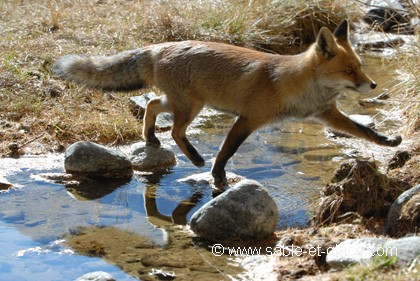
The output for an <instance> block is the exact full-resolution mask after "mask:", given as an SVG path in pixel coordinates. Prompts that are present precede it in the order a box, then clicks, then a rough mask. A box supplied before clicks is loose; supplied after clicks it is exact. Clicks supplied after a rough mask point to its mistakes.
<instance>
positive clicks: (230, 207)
mask: <svg viewBox="0 0 420 281" xmlns="http://www.w3.org/2000/svg"><path fill="white" fill-rule="evenodd" d="M277 221H278V210H277V205H276V203H275V202H274V200H273V198H272V197H271V196H270V195H269V193H268V191H267V190H266V189H265V187H264V186H262V185H261V184H260V183H258V182H256V181H253V180H243V181H241V182H239V183H238V184H236V185H235V186H233V187H232V188H230V189H228V190H227V191H226V192H224V193H222V194H221V195H219V196H217V197H216V198H214V199H213V200H211V201H209V202H207V203H206V204H205V205H204V206H202V207H201V208H200V209H199V210H198V211H197V212H195V213H194V215H193V216H192V218H191V221H190V226H191V229H192V231H194V233H195V234H197V235H198V236H200V237H202V238H205V239H209V240H212V241H225V240H235V239H249V238H251V239H263V238H267V237H269V236H271V235H272V234H273V233H274V230H275V228H276V225H277Z"/></svg>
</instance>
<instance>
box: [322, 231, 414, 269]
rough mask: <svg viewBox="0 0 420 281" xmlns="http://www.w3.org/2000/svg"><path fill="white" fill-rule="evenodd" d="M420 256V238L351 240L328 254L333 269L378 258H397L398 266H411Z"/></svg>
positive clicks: (328, 261) (329, 263)
mask: <svg viewBox="0 0 420 281" xmlns="http://www.w3.org/2000/svg"><path fill="white" fill-rule="evenodd" d="M419 255H420V237H419V236H412V237H404V238H400V239H397V240H385V239H381V238H362V239H349V240H346V241H344V242H342V243H340V244H338V245H337V246H336V247H335V248H334V249H333V250H331V251H330V252H329V253H328V254H327V259H326V261H327V263H328V265H329V266H331V268H336V269H340V268H343V267H345V266H348V265H351V264H355V263H369V262H371V261H372V258H373V257H375V256H377V257H381V256H388V257H391V256H396V257H397V258H398V259H397V263H396V265H397V266H406V265H410V264H411V262H412V261H413V260H415V259H416V258H418V257H419Z"/></svg>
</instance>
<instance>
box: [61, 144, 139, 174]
mask: <svg viewBox="0 0 420 281" xmlns="http://www.w3.org/2000/svg"><path fill="white" fill-rule="evenodd" d="M64 168H65V170H66V172H67V173H69V174H76V175H83V176H87V177H92V178H130V177H131V176H132V175H133V168H132V164H131V162H130V160H129V159H128V158H127V156H126V155H125V154H123V153H122V152H120V151H117V150H115V149H111V148H108V147H105V146H102V145H99V144H96V143H92V142H87V141H79V142H76V143H74V144H72V145H70V146H69V147H68V148H67V149H66V153H65V159H64Z"/></svg>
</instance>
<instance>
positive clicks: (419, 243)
mask: <svg viewBox="0 0 420 281" xmlns="http://www.w3.org/2000/svg"><path fill="white" fill-rule="evenodd" d="M381 250H382V249H381ZM383 251H384V252H385V254H386V255H387V256H397V257H398V260H397V265H400V266H404V265H409V264H411V262H412V261H413V260H414V259H416V258H417V260H418V258H419V255H420V237H419V236H411V237H404V238H400V239H397V240H391V241H387V242H386V243H385V244H384V245H383ZM378 254H381V252H380V250H378ZM418 262H419V261H418Z"/></svg>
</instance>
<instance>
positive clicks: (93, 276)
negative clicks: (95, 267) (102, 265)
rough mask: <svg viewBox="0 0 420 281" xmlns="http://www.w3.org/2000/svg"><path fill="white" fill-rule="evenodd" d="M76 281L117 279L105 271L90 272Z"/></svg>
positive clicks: (109, 280) (111, 280)
mask: <svg viewBox="0 0 420 281" xmlns="http://www.w3.org/2000/svg"><path fill="white" fill-rule="evenodd" d="M76 281H115V278H114V277H113V276H112V275H111V274H109V273H107V272H103V271H95V272H89V273H86V274H85V275H83V276H81V277H79V278H77V279H76Z"/></svg>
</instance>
